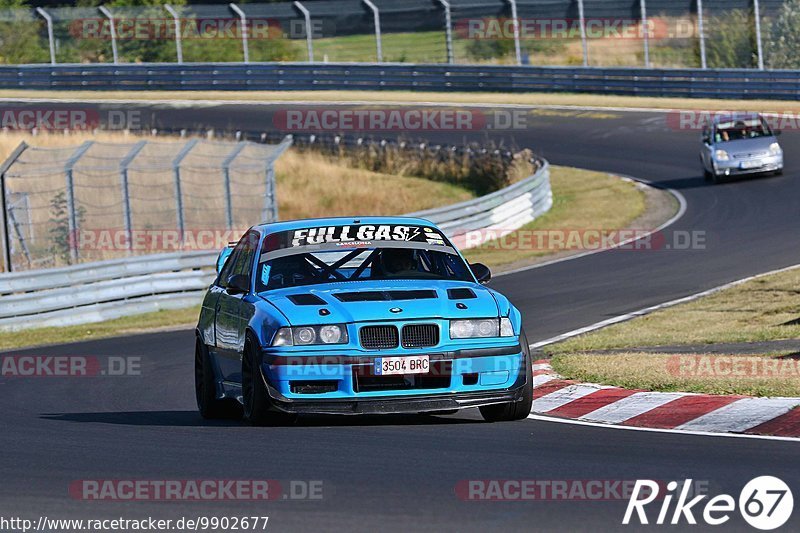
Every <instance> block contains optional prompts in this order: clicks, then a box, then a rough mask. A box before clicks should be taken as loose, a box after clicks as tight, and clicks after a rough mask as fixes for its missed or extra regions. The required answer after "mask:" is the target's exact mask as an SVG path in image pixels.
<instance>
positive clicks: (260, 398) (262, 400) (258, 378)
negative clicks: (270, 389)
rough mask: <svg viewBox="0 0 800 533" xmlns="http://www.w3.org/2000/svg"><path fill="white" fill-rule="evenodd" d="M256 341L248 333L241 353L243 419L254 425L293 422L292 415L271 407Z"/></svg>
mask: <svg viewBox="0 0 800 533" xmlns="http://www.w3.org/2000/svg"><path fill="white" fill-rule="evenodd" d="M260 367H261V355H260V353H259V351H258V343H257V342H256V341H254V340H252V339H251V338H250V336H249V335H248V337H247V340H246V341H245V343H244V353H243V354H242V400H243V403H244V406H243V408H244V419H245V420H246V421H247V422H249V423H250V424H252V425H254V426H278V425H286V424H290V423H292V422H294V420H295V417H294V415H290V414H287V413H282V412H280V411H276V410H274V409H273V408H272V401H271V399H270V397H269V394H268V393H267V386H266V384H265V383H264V379H263V377H262V375H261V370H260Z"/></svg>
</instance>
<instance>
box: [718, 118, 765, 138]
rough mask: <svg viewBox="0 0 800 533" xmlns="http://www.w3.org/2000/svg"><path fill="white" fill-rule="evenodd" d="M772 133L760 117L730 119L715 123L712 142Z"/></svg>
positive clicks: (763, 135) (757, 136) (758, 136)
mask: <svg viewBox="0 0 800 533" xmlns="http://www.w3.org/2000/svg"><path fill="white" fill-rule="evenodd" d="M772 135H773V133H772V130H770V129H769V126H768V125H767V124H766V123H765V122H764V121H763V120H761V119H760V118H750V119H743V120H731V121H726V122H720V123H719V124H717V127H716V129H715V133H714V142H717V143H722V142H729V141H740V140H743V139H758V138H760V137H771V136H772Z"/></svg>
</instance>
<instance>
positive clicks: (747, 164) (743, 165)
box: [739, 160, 761, 168]
mask: <svg viewBox="0 0 800 533" xmlns="http://www.w3.org/2000/svg"><path fill="white" fill-rule="evenodd" d="M760 166H761V161H759V160H755V161H742V162H741V163H740V164H739V167H741V168H758V167H760Z"/></svg>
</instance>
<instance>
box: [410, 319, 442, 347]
mask: <svg viewBox="0 0 800 533" xmlns="http://www.w3.org/2000/svg"><path fill="white" fill-rule="evenodd" d="M437 344H439V326H437V325H436V324H410V325H408V326H403V348H424V347H426V346H436V345H437Z"/></svg>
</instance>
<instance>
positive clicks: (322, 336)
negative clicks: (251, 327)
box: [272, 324, 348, 346]
mask: <svg viewBox="0 0 800 533" xmlns="http://www.w3.org/2000/svg"><path fill="white" fill-rule="evenodd" d="M347 342H348V337H347V327H346V326H345V325H344V324H327V325H324V326H297V327H291V328H280V329H279V330H278V331H277V332H276V333H275V337H274V338H273V339H272V346H315V345H319V344H347Z"/></svg>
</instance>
